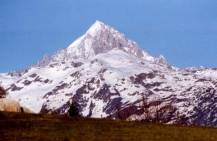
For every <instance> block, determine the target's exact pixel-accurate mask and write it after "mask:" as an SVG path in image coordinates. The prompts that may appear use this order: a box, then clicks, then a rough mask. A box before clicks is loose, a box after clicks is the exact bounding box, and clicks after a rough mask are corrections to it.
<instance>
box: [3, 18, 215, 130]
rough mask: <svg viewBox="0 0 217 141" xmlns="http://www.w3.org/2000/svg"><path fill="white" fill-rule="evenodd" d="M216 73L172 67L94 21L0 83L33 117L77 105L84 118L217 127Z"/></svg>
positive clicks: (212, 70) (5, 75) (4, 76)
mask: <svg viewBox="0 0 217 141" xmlns="http://www.w3.org/2000/svg"><path fill="white" fill-rule="evenodd" d="M216 74H217V70H216V69H206V68H202V69H201V68H198V69H197V68H194V69H177V68H175V67H172V66H171V65H169V64H168V63H167V62H166V60H165V58H164V57H163V56H160V57H158V58H156V57H152V56H151V55H149V54H148V53H147V52H146V51H144V50H143V49H141V48H140V47H139V46H138V45H137V43H136V42H134V41H131V40H129V39H127V38H126V36H125V35H124V34H122V33H120V32H118V31H117V30H115V29H114V28H112V27H111V26H109V25H106V24H104V23H103V22H100V21H96V22H95V23H94V24H93V25H92V26H91V27H90V28H89V29H88V31H87V32H86V33H85V34H84V35H82V36H81V37H79V38H78V39H77V40H76V41H74V42H73V43H72V44H71V45H69V46H68V47H67V48H65V49H62V50H60V51H58V52H57V53H56V54H54V55H53V56H51V57H49V56H45V57H44V58H43V59H42V60H41V61H39V63H38V65H35V66H32V67H30V68H28V69H26V70H25V71H21V72H14V73H4V74H0V84H1V85H3V87H5V88H6V89H7V91H8V95H7V97H8V98H11V99H14V100H16V101H19V103H20V104H21V106H24V107H27V108H29V109H30V110H31V111H34V112H35V113H58V114H64V113H66V112H67V111H68V109H69V106H70V101H72V100H73V101H76V102H77V103H78V105H79V107H78V108H79V110H80V112H81V114H82V116H84V117H94V118H102V117H109V118H113V119H126V120H158V121H160V122H163V123H168V124H171V123H185V124H194V125H195V124H196V125H213V126H217V101H216V98H217V92H216V90H217V80H216V78H217V75H216ZM209 107H212V108H209ZM159 115H160V116H159ZM201 116H202V117H201Z"/></svg>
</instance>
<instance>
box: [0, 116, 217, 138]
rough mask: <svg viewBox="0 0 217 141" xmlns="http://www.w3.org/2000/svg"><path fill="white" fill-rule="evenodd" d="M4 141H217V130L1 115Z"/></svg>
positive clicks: (0, 121) (60, 117)
mask: <svg viewBox="0 0 217 141" xmlns="http://www.w3.org/2000/svg"><path fill="white" fill-rule="evenodd" d="M0 136H1V137H0V140H2V141H217V129H215V128H198V127H182V126H169V125H160V124H147V123H141V122H125V121H112V120H107V119H101V120H100V119H84V118H71V119H69V118H68V117H64V116H51V115H33V114H22V113H5V112H1V113H0Z"/></svg>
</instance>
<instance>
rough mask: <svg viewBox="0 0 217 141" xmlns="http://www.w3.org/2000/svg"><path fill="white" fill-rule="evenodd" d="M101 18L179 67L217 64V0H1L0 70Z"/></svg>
mask: <svg viewBox="0 0 217 141" xmlns="http://www.w3.org/2000/svg"><path fill="white" fill-rule="evenodd" d="M95 20H101V21H103V22H105V23H107V24H110V25H112V26H114V27H115V28H116V29H118V30H119V31H121V32H123V33H125V34H126V36H127V37H129V38H130V39H133V40H135V41H136V42H138V43H139V45H140V46H141V47H142V48H144V49H145V50H147V51H148V52H149V53H150V54H152V55H154V56H158V55H160V54H163V55H164V56H165V57H166V58H167V60H168V61H169V63H171V64H173V65H175V66H178V67H187V66H207V67H217V57H216V56H217V1H216V0H107V1H106V0H0V49H1V54H0V72H6V71H12V70H16V69H22V68H25V67H27V66H29V65H31V64H34V63H36V62H37V60H39V59H40V58H41V57H42V56H43V54H46V53H48V54H52V53H54V52H56V51H57V50H58V49H61V48H65V47H67V46H68V45H69V44H70V43H71V42H72V41H74V40H75V39H76V38H77V37H78V36H80V35H82V34H83V33H84V32H85V31H86V30H87V29H88V27H89V26H90V25H91V24H93V23H94V22H95Z"/></svg>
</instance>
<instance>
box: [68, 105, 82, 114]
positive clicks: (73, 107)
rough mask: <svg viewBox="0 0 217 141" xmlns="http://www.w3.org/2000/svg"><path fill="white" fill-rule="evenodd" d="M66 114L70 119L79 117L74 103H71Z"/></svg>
mask: <svg viewBox="0 0 217 141" xmlns="http://www.w3.org/2000/svg"><path fill="white" fill-rule="evenodd" d="M68 114H69V116H70V117H78V116H80V113H79V109H78V104H77V103H76V102H72V104H71V105H70V108H69V110H68Z"/></svg>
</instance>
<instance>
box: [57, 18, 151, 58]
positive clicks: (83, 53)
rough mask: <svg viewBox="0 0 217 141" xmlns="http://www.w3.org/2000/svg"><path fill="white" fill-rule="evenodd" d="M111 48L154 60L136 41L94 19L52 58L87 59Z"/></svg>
mask: <svg viewBox="0 0 217 141" xmlns="http://www.w3.org/2000/svg"><path fill="white" fill-rule="evenodd" d="M112 49H120V50H122V51H124V52H127V53H130V54H132V55H134V56H137V57H139V58H143V59H146V60H149V61H153V60H154V57H152V56H150V55H149V54H148V53H147V52H145V51H143V50H142V49H140V48H139V46H138V45H137V43H136V42H134V41H131V40H128V39H127V38H126V36H125V35H124V34H122V33H120V32H119V31H117V30H116V29H114V28H113V27H111V26H109V25H106V24H104V23H103V22H100V21H96V22H95V23H94V24H93V25H92V26H91V27H90V28H89V29H88V30H87V32H86V33H85V34H84V35H83V36H81V37H79V38H78V39H77V40H76V41H74V42H73V43H72V44H70V45H69V46H68V47H67V48H66V49H63V50H61V51H60V52H59V53H57V54H56V55H55V56H54V59H55V60H68V59H71V58H73V59H74V58H83V59H89V58H91V57H94V56H95V55H97V54H100V53H106V52H108V51H111V50H112Z"/></svg>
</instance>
